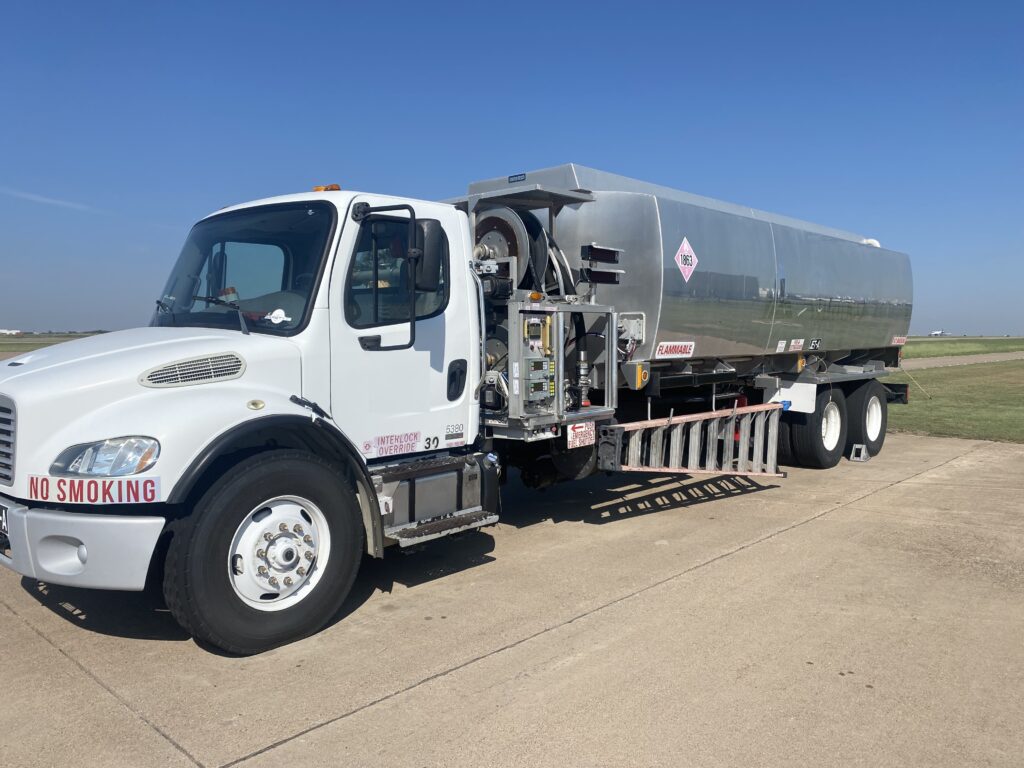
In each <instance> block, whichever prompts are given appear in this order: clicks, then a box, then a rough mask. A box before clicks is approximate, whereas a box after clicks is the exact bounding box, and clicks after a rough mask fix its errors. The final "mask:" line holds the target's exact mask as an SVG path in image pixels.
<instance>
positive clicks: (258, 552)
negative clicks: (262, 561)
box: [256, 549, 267, 557]
mask: <svg viewBox="0 0 1024 768" xmlns="http://www.w3.org/2000/svg"><path fill="white" fill-rule="evenodd" d="M266 556H267V550H265V549H257V550H256V557H266Z"/></svg>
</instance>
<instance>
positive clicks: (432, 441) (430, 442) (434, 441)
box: [423, 437, 441, 451]
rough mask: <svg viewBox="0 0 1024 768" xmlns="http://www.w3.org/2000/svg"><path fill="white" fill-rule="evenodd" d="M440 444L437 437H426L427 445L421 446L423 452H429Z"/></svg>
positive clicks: (439, 439)
mask: <svg viewBox="0 0 1024 768" xmlns="http://www.w3.org/2000/svg"><path fill="white" fill-rule="evenodd" d="M440 442H441V438H439V437H428V438H427V444H426V445H425V446H423V450H425V451H429V450H431V449H433V448H437V446H438V445H439V444H440Z"/></svg>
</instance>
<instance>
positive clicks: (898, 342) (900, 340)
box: [892, 336, 907, 347]
mask: <svg viewBox="0 0 1024 768" xmlns="http://www.w3.org/2000/svg"><path fill="white" fill-rule="evenodd" d="M906 343H907V337H906V336H893V337H892V345H893V346H894V347H902V346H903V345H904V344H906Z"/></svg>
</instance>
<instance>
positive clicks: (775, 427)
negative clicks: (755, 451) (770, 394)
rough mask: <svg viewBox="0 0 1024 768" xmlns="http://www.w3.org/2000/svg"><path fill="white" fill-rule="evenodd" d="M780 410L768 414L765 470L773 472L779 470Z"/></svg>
mask: <svg viewBox="0 0 1024 768" xmlns="http://www.w3.org/2000/svg"><path fill="white" fill-rule="evenodd" d="M779 413H780V412H779V411H772V412H771V414H770V415H769V416H768V460H767V462H766V464H765V468H764V471H765V472H770V473H772V474H774V473H776V472H778V471H779Z"/></svg>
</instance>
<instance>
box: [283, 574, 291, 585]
mask: <svg viewBox="0 0 1024 768" xmlns="http://www.w3.org/2000/svg"><path fill="white" fill-rule="evenodd" d="M284 585H285V586H286V587H290V586H291V585H292V577H291V576H285V577H284Z"/></svg>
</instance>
